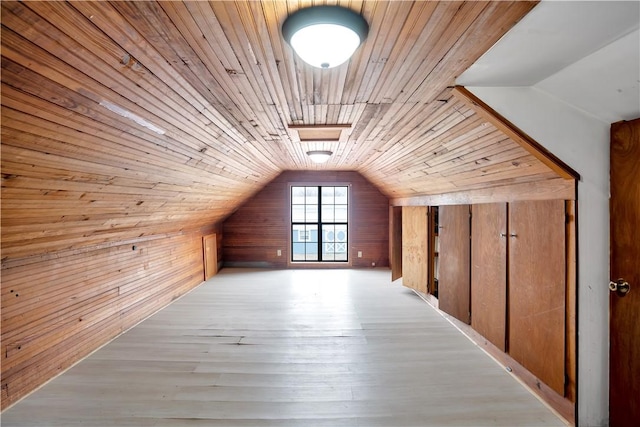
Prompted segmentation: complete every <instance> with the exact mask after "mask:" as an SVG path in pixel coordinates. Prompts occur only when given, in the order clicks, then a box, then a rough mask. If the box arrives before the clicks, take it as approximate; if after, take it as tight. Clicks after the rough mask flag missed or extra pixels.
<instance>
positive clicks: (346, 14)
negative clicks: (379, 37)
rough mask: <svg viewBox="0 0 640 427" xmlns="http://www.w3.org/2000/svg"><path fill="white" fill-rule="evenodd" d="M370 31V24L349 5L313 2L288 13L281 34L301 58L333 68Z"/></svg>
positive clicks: (310, 62) (352, 50)
mask: <svg viewBox="0 0 640 427" xmlns="http://www.w3.org/2000/svg"><path fill="white" fill-rule="evenodd" d="M368 33H369V24H367V21H365V19H364V18H363V17H362V16H360V15H358V14H357V13H356V12H354V11H353V10H351V9H347V8H344V7H341V6H312V7H307V8H304V9H300V10H298V11H296V12H294V13H293V14H292V15H290V16H289V17H288V18H287V19H286V20H285V21H284V24H282V35H283V37H284V39H285V40H286V41H287V43H289V44H290V45H291V47H292V48H293V50H295V52H296V53H297V54H298V56H300V58H302V60H303V61H304V62H306V63H308V64H310V65H313V66H314V67H318V68H333V67H337V66H338V65H340V64H342V63H343V62H345V61H347V60H348V59H349V58H351V55H353V52H355V51H356V49H357V48H358V46H360V43H362V41H363V40H364V39H365V38H366V37H367V34H368Z"/></svg>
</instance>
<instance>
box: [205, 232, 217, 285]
mask: <svg viewBox="0 0 640 427" xmlns="http://www.w3.org/2000/svg"><path fill="white" fill-rule="evenodd" d="M202 246H203V250H204V280H209V279H210V278H212V277H213V276H215V275H216V273H217V272H218V246H217V240H216V235H215V234H209V235H207V236H203V237H202Z"/></svg>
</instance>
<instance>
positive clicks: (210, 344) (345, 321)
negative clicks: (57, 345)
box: [2, 269, 566, 427]
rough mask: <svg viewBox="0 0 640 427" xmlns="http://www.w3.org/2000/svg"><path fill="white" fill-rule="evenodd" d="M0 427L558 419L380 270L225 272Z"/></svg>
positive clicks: (368, 426)
mask: <svg viewBox="0 0 640 427" xmlns="http://www.w3.org/2000/svg"><path fill="white" fill-rule="evenodd" d="M2 425H3V426H38V427H44V426H99V427H106V426H153V427H165V426H229V427H234V426H308V427H316V426H317V427H322V426H331V427H339V426H360V427H375V426H388V427H402V426H415V427H418V426H564V425H566V423H565V422H564V421H563V420H561V419H560V418H558V417H557V416H556V415H555V414H554V413H552V412H551V411H550V410H549V409H547V407H546V406H544V405H543V404H542V403H541V402H540V401H539V400H538V399H537V398H536V397H534V395H532V394H531V393H530V392H529V391H528V390H526V389H525V388H523V386H522V385H521V384H520V383H519V382H518V381H517V380H516V379H515V378H513V377H512V376H511V375H510V374H509V373H508V372H506V371H505V370H504V369H503V368H502V367H500V366H499V365H498V364H497V363H496V362H494V360H493V359H491V358H490V357H489V356H487V355H486V354H485V353H484V352H483V351H482V350H481V349H479V348H478V347H477V346H476V345H475V344H473V343H472V342H471V341H469V340H468V339H467V338H466V337H465V336H464V335H462V334H461V333H460V332H459V331H458V330H457V329H456V328H455V327H453V325H451V324H450V323H449V322H448V321H447V320H446V319H444V318H443V317H442V316H440V315H439V314H438V312H437V311H436V310H435V309H434V308H432V307H431V306H430V305H428V304H426V303H425V302H424V301H422V300H421V299H420V298H419V297H418V296H416V295H415V294H414V293H412V292H411V291H409V290H408V289H406V288H403V287H402V286H401V285H400V284H399V281H398V282H394V283H391V282H390V272H389V271H388V270H384V269H371V270H322V271H318V270H286V271H285V270H247V269H223V270H222V271H221V272H220V273H219V274H218V275H217V276H215V277H213V278H212V279H210V280H209V281H207V282H206V283H205V284H203V285H202V286H200V287H199V288H197V289H195V290H194V291H192V292H191V293H190V294H188V295H186V296H185V297H183V298H182V299H180V300H178V301H176V302H174V303H173V304H172V305H170V306H169V307H167V308H165V309H164V310H162V311H160V312H159V313H157V314H155V315H154V316H152V317H151V318H149V319H147V320H146V321H144V322H143V323H141V324H139V325H138V326H136V327H135V328H133V329H132V330H130V331H129V332H127V333H125V334H124V335H122V336H120V337H119V338H117V339H116V340H114V341H113V342H111V343H109V344H108V345H106V346H105V347H103V348H102V349H100V350H99V351H97V352H95V353H94V354H93V355H91V356H90V357H88V358H87V359H85V360H84V361H82V362H81V363H79V364H78V365H76V366H75V367H73V368H72V369H71V370H69V371H68V372H66V373H64V374H63V375H61V376H59V377H58V378H56V379H54V380H53V381H51V382H50V383H49V384H47V385H46V386H44V387H43V388H41V389H40V390H38V391H36V392H35V393H33V394H32V395H30V396H28V397H27V398H26V399H24V400H22V401H21V402H19V403H18V404H16V405H14V406H13V407H12V408H9V409H8V410H7V411H5V412H4V413H3V414H2Z"/></svg>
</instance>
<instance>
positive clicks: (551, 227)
mask: <svg viewBox="0 0 640 427" xmlns="http://www.w3.org/2000/svg"><path fill="white" fill-rule="evenodd" d="M508 216H509V237H508V238H509V243H508V244H509V263H508V266H509V280H508V289H507V298H508V302H509V304H508V316H509V325H508V328H509V331H508V343H507V349H508V352H509V354H510V355H511V356H512V357H513V358H514V359H515V360H516V361H518V362H520V363H521V364H522V365H523V366H524V367H525V368H527V369H528V370H529V371H530V372H531V373H533V374H534V375H536V376H537V377H538V378H539V379H540V380H541V381H542V382H544V383H545V384H547V385H549V386H550V387H551V388H552V389H553V390H555V391H556V392H558V393H559V394H560V395H564V381H565V282H566V259H565V203H564V201H563V200H549V201H535V202H515V203H511V204H510V205H509V215H508Z"/></svg>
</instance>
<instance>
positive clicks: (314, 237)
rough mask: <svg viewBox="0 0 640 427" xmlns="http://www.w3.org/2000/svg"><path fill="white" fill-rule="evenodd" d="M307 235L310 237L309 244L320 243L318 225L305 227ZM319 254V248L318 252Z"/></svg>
mask: <svg viewBox="0 0 640 427" xmlns="http://www.w3.org/2000/svg"><path fill="white" fill-rule="evenodd" d="M305 228H306V233H307V236H308V239H307V242H316V243H317V242H318V226H317V225H307V226H305ZM315 252H318V250H317V248H316V251H315Z"/></svg>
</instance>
